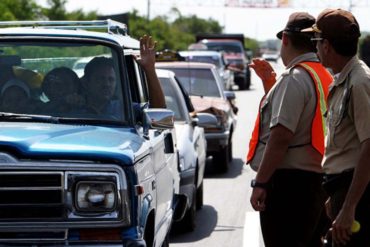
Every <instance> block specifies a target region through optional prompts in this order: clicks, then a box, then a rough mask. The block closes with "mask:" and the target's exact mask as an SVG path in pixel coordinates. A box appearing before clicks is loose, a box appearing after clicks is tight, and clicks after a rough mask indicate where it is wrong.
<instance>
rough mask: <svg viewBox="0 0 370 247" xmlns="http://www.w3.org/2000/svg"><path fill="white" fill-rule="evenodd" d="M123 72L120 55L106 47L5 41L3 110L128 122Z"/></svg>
mask: <svg viewBox="0 0 370 247" xmlns="http://www.w3.org/2000/svg"><path fill="white" fill-rule="evenodd" d="M87 68H88V69H87ZM120 74H121V73H119V66H118V58H117V53H116V52H115V51H114V50H113V49H112V48H111V47H108V46H105V45H101V44H93V43H71V42H68V43H67V42H60V41H55V42H51V41H48V42H39V41H32V42H30V41H28V42H2V43H0V94H1V95H0V112H2V113H3V115H4V114H5V115H7V116H9V114H19V115H34V116H36V115H42V116H51V117H57V118H70V119H87V120H94V121H105V120H106V121H119V122H126V121H128V107H124V105H127V104H124V99H125V98H127V97H125V96H124V95H128V94H124V91H123V89H122V83H123V82H122V78H121V76H120Z"/></svg>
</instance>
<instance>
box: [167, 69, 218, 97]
mask: <svg viewBox="0 0 370 247" xmlns="http://www.w3.org/2000/svg"><path fill="white" fill-rule="evenodd" d="M167 69H170V70H172V71H173V72H174V73H175V74H176V77H177V79H178V80H179V81H180V82H181V84H182V86H183V87H184V88H185V90H186V91H188V92H189V94H190V95H197V96H208V97H221V92H220V90H219V87H218V85H217V81H216V79H215V77H214V75H213V73H212V71H211V70H209V69H192V68H186V69H185V68H184V69H182V68H181V69H179V68H167Z"/></svg>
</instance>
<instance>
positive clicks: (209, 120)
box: [195, 113, 218, 128]
mask: <svg viewBox="0 0 370 247" xmlns="http://www.w3.org/2000/svg"><path fill="white" fill-rule="evenodd" d="M195 118H196V119H197V121H196V122H197V125H198V126H199V127H202V128H217V127H218V121H217V118H216V117H215V116H214V115H212V114H209V113H197V115H196V117H195Z"/></svg>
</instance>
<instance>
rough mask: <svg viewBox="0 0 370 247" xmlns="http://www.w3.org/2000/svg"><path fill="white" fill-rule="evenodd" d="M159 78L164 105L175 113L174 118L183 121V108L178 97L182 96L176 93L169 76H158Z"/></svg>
mask: <svg viewBox="0 0 370 247" xmlns="http://www.w3.org/2000/svg"><path fill="white" fill-rule="evenodd" d="M159 80H160V81H161V86H162V89H163V93H164V95H165V99H166V105H167V107H168V108H169V109H170V110H172V111H173V112H174V113H175V120H176V121H185V120H186V118H185V112H184V108H182V107H181V102H180V97H182V95H180V94H178V92H177V91H176V89H175V88H174V85H173V84H172V83H171V81H170V79H169V78H165V77H159Z"/></svg>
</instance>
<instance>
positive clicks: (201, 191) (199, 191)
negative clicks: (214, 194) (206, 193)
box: [196, 181, 203, 210]
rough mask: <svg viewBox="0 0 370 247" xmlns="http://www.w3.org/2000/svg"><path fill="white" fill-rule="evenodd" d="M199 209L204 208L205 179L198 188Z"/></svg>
mask: <svg viewBox="0 0 370 247" xmlns="http://www.w3.org/2000/svg"><path fill="white" fill-rule="evenodd" d="M196 197H197V210H199V209H202V207H203V181H202V183H201V184H200V185H199V188H198V189H197V196H196Z"/></svg>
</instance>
